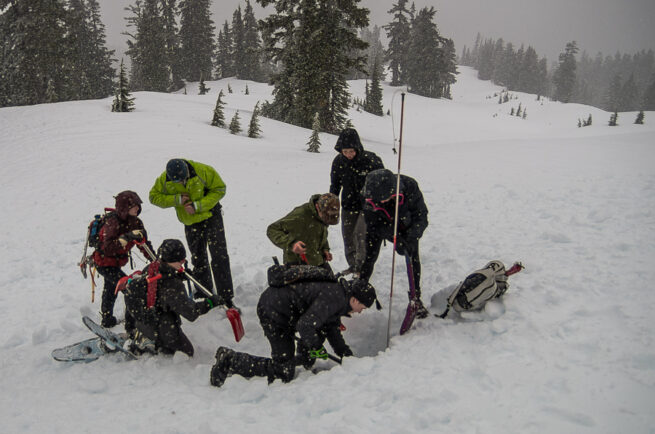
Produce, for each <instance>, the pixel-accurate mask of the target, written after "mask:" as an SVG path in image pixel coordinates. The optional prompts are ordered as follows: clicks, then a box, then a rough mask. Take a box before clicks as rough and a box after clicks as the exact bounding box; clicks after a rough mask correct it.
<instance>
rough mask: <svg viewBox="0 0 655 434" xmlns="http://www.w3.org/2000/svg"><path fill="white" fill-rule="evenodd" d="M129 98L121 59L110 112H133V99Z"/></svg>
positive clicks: (127, 83)
mask: <svg viewBox="0 0 655 434" xmlns="http://www.w3.org/2000/svg"><path fill="white" fill-rule="evenodd" d="M131 96H132V95H130V89H129V82H128V80H127V73H126V72H125V66H123V59H121V66H120V69H119V72H118V87H117V88H116V98H114V102H113V103H112V105H111V111H113V112H121V113H125V112H131V111H132V110H134V98H131Z"/></svg>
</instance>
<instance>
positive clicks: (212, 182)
mask: <svg viewBox="0 0 655 434" xmlns="http://www.w3.org/2000/svg"><path fill="white" fill-rule="evenodd" d="M186 162H187V163H189V165H190V166H191V167H190V168H189V169H190V170H189V179H188V180H187V182H186V184H184V185H182V184H180V183H177V182H173V181H169V180H168V179H167V178H166V171H164V173H162V174H161V175H160V176H159V178H157V180H156V181H155V185H153V186H152V188H151V189H150V196H149V197H150V203H152V204H153V205H156V206H158V207H160V208H171V207H175V212H176V213H177V219H178V220H179V221H181V222H182V223H184V224H185V225H187V226H189V225H192V224H194V223H199V222H201V221H203V220H207V219H208V218H210V217H211V216H212V213H211V210H212V208H214V207H215V206H216V204H218V201H219V200H221V199H222V198H223V196H225V183H224V182H223V180H222V179H221V177H220V175H219V174H218V173H217V172H216V170H214V168H213V167H211V166H208V165H206V164H202V163H198V162H195V161H191V160H186ZM182 194H187V195H188V196H189V198H190V199H191V200H192V201H193V206H194V208H195V210H196V212H195V214H189V213H188V212H187V211H186V209H185V208H184V206H183V205H182V200H181V195H182Z"/></svg>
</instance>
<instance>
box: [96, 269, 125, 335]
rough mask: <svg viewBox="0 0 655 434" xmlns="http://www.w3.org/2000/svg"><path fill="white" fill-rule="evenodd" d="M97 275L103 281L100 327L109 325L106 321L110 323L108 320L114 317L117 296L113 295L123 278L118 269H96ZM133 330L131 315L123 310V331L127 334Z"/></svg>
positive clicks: (122, 273) (121, 271)
mask: <svg viewBox="0 0 655 434" xmlns="http://www.w3.org/2000/svg"><path fill="white" fill-rule="evenodd" d="M96 269H97V270H98V273H99V274H100V275H101V276H102V278H103V280H104V284H103V289H102V302H101V304H100V315H101V316H102V323H103V324H102V325H103V326H107V325H110V324H109V323H108V321H111V320H110V318H111V317H113V316H114V304H116V297H117V294H114V292H115V291H116V284H117V283H118V281H119V280H120V278H121V277H123V276H125V273H124V272H123V270H121V269H120V267H97V268H96ZM133 328H134V318H132V315H130V313H129V312H128V311H127V309H125V330H127V331H128V332H129V331H130V330H132V329H133Z"/></svg>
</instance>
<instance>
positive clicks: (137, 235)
mask: <svg viewBox="0 0 655 434" xmlns="http://www.w3.org/2000/svg"><path fill="white" fill-rule="evenodd" d="M144 238H145V237H144V235H143V232H142V231H141V230H139V229H135V230H133V231H131V232H128V233H126V234H123V235H121V236H120V237H119V238H118V242H119V243H121V246H122V247H123V248H125V246H127V244H128V243H129V242H130V241H141V240H143V239H144Z"/></svg>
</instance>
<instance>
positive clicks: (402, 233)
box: [361, 169, 428, 280]
mask: <svg viewBox="0 0 655 434" xmlns="http://www.w3.org/2000/svg"><path fill="white" fill-rule="evenodd" d="M395 190H396V175H395V174H394V173H392V172H391V171H390V170H387V169H384V170H376V171H374V172H371V173H370V174H369V175H368V176H367V178H366V184H365V186H364V189H363V190H362V196H363V197H364V200H365V202H364V219H365V220H366V259H365V260H364V264H363V265H362V270H361V277H362V278H363V279H367V280H368V279H369V278H370V277H371V274H372V273H373V267H374V265H375V261H376V260H377V258H378V255H379V253H380V245H381V244H382V240H387V241H391V242H393V226H394V213H395V203H394V201H389V202H387V203H386V204H381V203H380V201H381V200H382V199H386V198H388V197H389V196H390V195H391V194H393V193H394V192H395ZM400 192H401V194H402V195H403V203H402V205H399V207H398V236H399V238H400V240H401V241H402V242H404V243H405V244H406V245H407V246H406V247H408V249H409V250H410V251H416V250H417V249H418V240H419V238H421V236H423V232H424V231H425V229H426V228H427V227H428V208H427V207H426V206H425V202H424V200H423V194H422V193H421V190H420V189H419V186H418V183H417V182H416V180H415V179H414V178H410V177H409V176H406V175H400ZM366 199H372V200H373V202H374V205H373V204H371V203H370V202H368V201H366Z"/></svg>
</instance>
